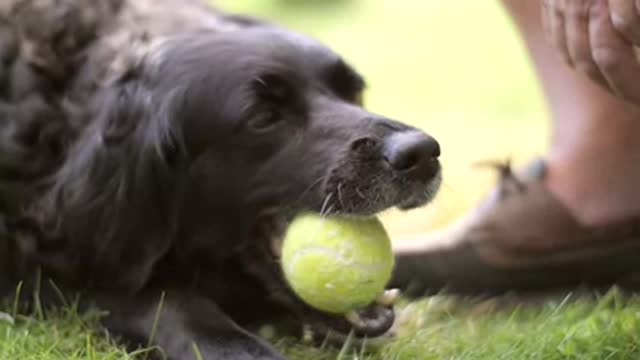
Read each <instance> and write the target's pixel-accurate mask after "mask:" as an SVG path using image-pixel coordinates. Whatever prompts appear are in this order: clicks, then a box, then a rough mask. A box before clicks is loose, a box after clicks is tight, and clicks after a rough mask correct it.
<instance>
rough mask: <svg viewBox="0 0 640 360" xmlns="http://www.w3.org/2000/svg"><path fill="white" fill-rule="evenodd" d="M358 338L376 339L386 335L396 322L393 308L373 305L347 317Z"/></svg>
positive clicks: (353, 312)
mask: <svg viewBox="0 0 640 360" xmlns="http://www.w3.org/2000/svg"><path fill="white" fill-rule="evenodd" d="M345 319H346V320H347V322H348V323H349V324H350V325H351V327H352V329H353V331H354V333H355V335H356V336H360V337H363V336H366V337H376V336H381V335H383V334H384V333H386V332H387V331H388V330H389V329H390V328H391V326H393V322H394V321H395V312H394V311H393V307H392V306H388V305H384V304H378V303H375V304H372V305H370V306H368V307H366V308H364V309H361V310H357V311H352V312H350V313H348V314H346V315H345Z"/></svg>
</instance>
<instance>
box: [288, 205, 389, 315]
mask: <svg viewBox="0 0 640 360" xmlns="http://www.w3.org/2000/svg"><path fill="white" fill-rule="evenodd" d="M281 260H282V268H283V270H284V274H285V277H286V279H287V281H288V283H289V285H290V286H291V288H292V289H293V291H294V292H295V293H296V294H297V295H298V296H299V297H300V298H301V299H302V300H303V301H305V302H306V303H307V304H309V305H311V306H312V307H315V308H316V309H319V310H322V311H325V312H329V313H336V314H343V313H346V312H349V311H351V310H355V309H358V308H362V307H365V306H366V305H368V304H370V303H371V302H372V301H373V300H375V299H376V298H377V297H378V296H379V295H381V294H382V293H383V292H384V289H385V286H386V285H387V283H388V282H389V279H390V278H391V272H392V271H393V263H394V257H393V252H392V250H391V241H390V240H389V236H388V235H387V232H386V231H385V229H384V227H383V226H382V223H380V221H379V220H378V219H377V218H375V217H374V218H362V219H359V218H345V217H325V216H321V215H319V214H302V215H299V216H298V217H296V218H295V219H294V220H293V221H292V222H291V224H290V225H289V227H288V229H287V232H286V235H285V238H284V242H283V247H282V259H281Z"/></svg>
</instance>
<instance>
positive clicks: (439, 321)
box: [0, 290, 640, 360]
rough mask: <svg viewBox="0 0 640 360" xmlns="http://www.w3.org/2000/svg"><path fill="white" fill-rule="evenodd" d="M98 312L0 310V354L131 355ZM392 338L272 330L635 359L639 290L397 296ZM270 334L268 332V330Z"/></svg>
mask: <svg viewBox="0 0 640 360" xmlns="http://www.w3.org/2000/svg"><path fill="white" fill-rule="evenodd" d="M100 316H101V314H100V313H99V312H97V311H92V312H89V313H87V314H84V315H78V313H77V312H76V311H75V310H74V309H73V308H68V309H65V310H59V311H54V312H52V313H47V315H46V319H45V318H40V317H39V316H16V317H15V319H14V320H13V323H12V321H10V320H8V319H9V318H10V316H8V315H6V314H5V315H4V316H0V359H3V360H4V359H7V360H13V359H20V360H36V359H37V360H81V359H82V360H138V359H144V352H140V353H138V354H127V353H126V352H125V351H123V350H122V349H121V348H119V347H117V346H116V345H115V341H114V340H113V339H109V338H108V337H107V336H106V335H105V333H104V332H102V331H101V330H99V327H98V326H97V324H98V320H99V318H100ZM398 317H399V321H398V323H399V324H400V325H399V326H398V327H397V329H396V332H397V334H396V336H395V338H394V339H384V340H376V341H371V342H370V344H369V345H367V344H366V342H365V343H364V344H362V342H357V343H356V342H355V341H352V342H351V346H343V347H342V348H340V347H336V346H332V345H327V344H326V343H325V345H322V344H321V345H313V344H311V343H309V342H308V341H303V340H301V339H293V338H279V339H278V338H276V339H274V338H273V337H271V340H272V341H274V343H275V344H276V346H277V347H278V348H280V349H281V350H283V351H284V352H285V353H286V354H287V355H288V356H289V358H290V359H291V360H333V359H341V360H363V359H369V360H383V359H384V360H421V359H424V360H430V359H434V360H436V359H437V360H440V359H451V360H453V359H455V360H467V359H468V360H499V359H505V360H515V359H518V360H519V359H540V360H554V359H593V360H604V359H611V360H613V359H639V358H640V347H639V345H640V298H638V297H629V296H624V295H621V294H620V293H619V292H617V291H616V290H612V291H610V292H609V293H607V294H605V295H604V296H602V297H585V296H571V295H568V296H565V297H555V298H552V299H547V300H544V301H537V302H536V303H532V304H522V303H521V302H520V301H517V300H513V299H510V298H500V299H492V300H485V301H479V300H469V299H467V300H464V299H457V298H453V297H447V296H434V297H430V298H425V299H424V300H421V301H418V302H413V303H404V304H402V305H401V306H400V308H399V310H398ZM272 336H273V335H272Z"/></svg>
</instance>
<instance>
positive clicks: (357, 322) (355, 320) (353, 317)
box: [344, 311, 367, 329]
mask: <svg viewBox="0 0 640 360" xmlns="http://www.w3.org/2000/svg"><path fill="white" fill-rule="evenodd" d="M344 317H345V319H347V321H348V322H350V323H351V324H352V325H353V326H355V327H357V328H360V329H363V328H365V327H366V326H367V323H365V322H364V320H362V318H361V317H360V315H359V314H358V313H357V312H355V311H349V312H348V313H346V314H345V315H344Z"/></svg>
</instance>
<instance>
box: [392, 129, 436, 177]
mask: <svg viewBox="0 0 640 360" xmlns="http://www.w3.org/2000/svg"><path fill="white" fill-rule="evenodd" d="M439 156H440V144H438V142H437V141H436V139H434V138H433V137H431V136H429V135H427V134H425V133H423V132H420V131H403V132H398V133H395V134H392V135H391V136H389V137H388V138H387V140H386V141H385V146H384V157H385V160H386V161H387V162H388V163H389V165H390V166H391V167H392V168H393V169H394V170H396V171H402V172H417V173H424V172H425V171H426V172H431V171H429V169H431V168H433V164H434V163H435V162H436V160H437V158H438V157H439Z"/></svg>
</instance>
